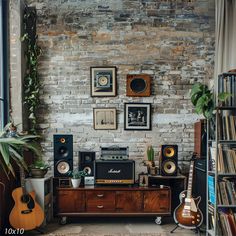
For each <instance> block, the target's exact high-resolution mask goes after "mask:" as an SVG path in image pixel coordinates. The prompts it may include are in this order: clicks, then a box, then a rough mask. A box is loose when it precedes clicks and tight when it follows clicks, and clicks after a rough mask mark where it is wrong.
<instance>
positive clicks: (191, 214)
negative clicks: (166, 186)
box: [174, 190, 203, 229]
mask: <svg viewBox="0 0 236 236" xmlns="http://www.w3.org/2000/svg"><path fill="white" fill-rule="evenodd" d="M186 197H187V190H185V191H183V192H181V193H180V195H179V200H180V204H179V205H178V206H177V207H176V209H175V210H174V220H175V222H176V223H177V224H178V225H179V226H181V227H183V228H187V229H195V228H197V227H199V226H201V224H202V222H203V215H202V212H201V210H200V209H199V207H198V205H199V203H200V201H201V197H200V196H199V197H197V198H190V199H189V200H188V198H186ZM186 202H187V205H186ZM188 203H190V204H188Z"/></svg>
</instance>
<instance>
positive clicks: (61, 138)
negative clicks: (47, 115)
mask: <svg viewBox="0 0 236 236" xmlns="http://www.w3.org/2000/svg"><path fill="white" fill-rule="evenodd" d="M53 143H54V177H68V171H71V170H73V136H72V135H71V134H55V135H54V136H53Z"/></svg>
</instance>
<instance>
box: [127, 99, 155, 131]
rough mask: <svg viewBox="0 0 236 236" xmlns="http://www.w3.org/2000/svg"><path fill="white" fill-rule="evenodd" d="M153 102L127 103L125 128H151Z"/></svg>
mask: <svg viewBox="0 0 236 236" xmlns="http://www.w3.org/2000/svg"><path fill="white" fill-rule="evenodd" d="M151 128H152V126H151V103H125V104H124V129H125V130H151Z"/></svg>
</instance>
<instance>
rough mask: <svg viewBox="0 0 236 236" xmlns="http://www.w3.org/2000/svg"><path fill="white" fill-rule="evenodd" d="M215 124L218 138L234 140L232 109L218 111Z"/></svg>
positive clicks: (235, 127) (235, 133) (234, 123)
mask: <svg viewBox="0 0 236 236" xmlns="http://www.w3.org/2000/svg"><path fill="white" fill-rule="evenodd" d="M217 124H218V129H217V136H218V139H219V140H236V116H235V115H234V114H233V112H232V111H218V112H217Z"/></svg>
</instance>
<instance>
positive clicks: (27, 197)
mask: <svg viewBox="0 0 236 236" xmlns="http://www.w3.org/2000/svg"><path fill="white" fill-rule="evenodd" d="M20 175H21V187H19V188H16V189H14V190H13V191H12V197H13V199H14V202H15V205H14V207H13V209H12V211H11V213H10V216H9V222H10V224H11V226H12V227H13V228H15V229H24V230H25V231H27V230H33V229H35V228H37V227H39V226H40V225H41V224H42V223H43V221H44V212H43V210H42V208H41V207H40V205H39V204H38V203H37V202H36V201H35V192H34V191H32V192H30V193H27V192H26V189H25V174H24V171H23V170H22V168H20Z"/></svg>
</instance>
